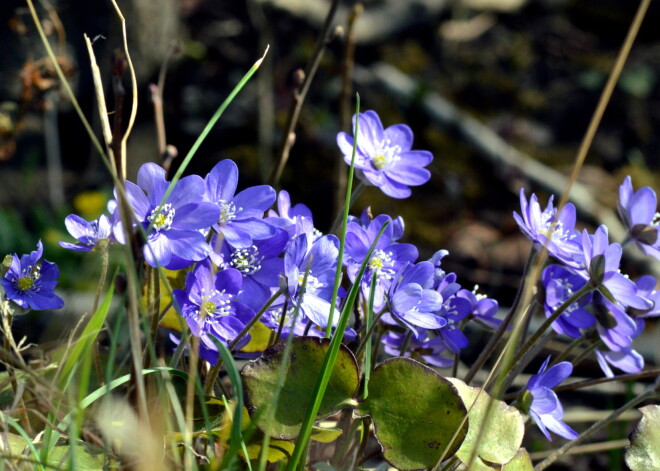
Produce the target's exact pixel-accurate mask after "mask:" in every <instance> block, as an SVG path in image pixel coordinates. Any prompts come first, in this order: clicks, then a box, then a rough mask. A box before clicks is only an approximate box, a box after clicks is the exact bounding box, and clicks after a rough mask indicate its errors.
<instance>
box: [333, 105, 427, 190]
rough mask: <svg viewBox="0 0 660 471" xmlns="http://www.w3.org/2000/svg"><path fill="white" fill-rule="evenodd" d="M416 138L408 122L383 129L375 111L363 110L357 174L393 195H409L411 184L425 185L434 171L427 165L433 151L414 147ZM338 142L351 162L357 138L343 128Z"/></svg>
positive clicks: (348, 161) (359, 128)
mask: <svg viewBox="0 0 660 471" xmlns="http://www.w3.org/2000/svg"><path fill="white" fill-rule="evenodd" d="M353 129H355V116H353ZM412 141H413V134H412V131H411V130H410V128H409V127H408V126H406V125H405V124H395V125H394V126H390V127H388V128H387V129H383V125H382V123H381V122H380V118H379V117H378V115H377V114H376V112H375V111H365V112H364V113H360V120H359V125H358V136H357V151H356V155H355V169H356V171H357V175H358V176H359V177H360V178H362V179H363V180H366V181H367V182H368V183H370V184H371V185H373V186H377V187H379V188H380V189H381V190H382V191H383V193H385V194H386V195H388V196H391V197H392V198H407V197H408V196H410V193H411V191H410V188H409V186H417V185H422V184H424V183H426V182H427V181H428V180H429V178H431V172H429V171H428V170H427V169H425V168H424V167H426V166H427V165H428V164H430V163H431V161H432V160H433V155H432V154H431V153H430V152H429V151H426V150H411V149H412ZM337 145H338V146H339V149H340V150H341V152H342V153H343V154H344V161H345V162H346V163H348V164H349V165H350V163H351V156H352V154H353V138H352V137H351V136H349V135H348V134H346V133H344V132H340V133H339V134H337Z"/></svg>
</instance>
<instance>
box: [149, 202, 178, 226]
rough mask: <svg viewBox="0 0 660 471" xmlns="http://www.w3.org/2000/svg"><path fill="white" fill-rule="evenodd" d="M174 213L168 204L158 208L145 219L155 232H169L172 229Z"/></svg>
mask: <svg viewBox="0 0 660 471" xmlns="http://www.w3.org/2000/svg"><path fill="white" fill-rule="evenodd" d="M175 213H176V211H175V210H174V208H173V207H172V205H171V204H170V203H167V204H164V205H163V206H158V207H157V208H155V209H154V210H153V211H151V214H150V215H149V217H148V218H147V219H148V220H149V222H150V223H151V225H152V226H153V228H154V229H155V230H156V231H157V232H160V231H169V230H170V228H171V227H172V221H173V220H174V214H175Z"/></svg>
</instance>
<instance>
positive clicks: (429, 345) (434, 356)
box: [381, 331, 454, 368]
mask: <svg viewBox="0 0 660 471" xmlns="http://www.w3.org/2000/svg"><path fill="white" fill-rule="evenodd" d="M406 337H407V335H406V334H405V333H398V332H392V331H389V332H387V333H386V334H385V335H384V336H383V338H382V340H381V342H382V343H383V349H384V350H385V352H386V353H389V354H390V355H392V356H397V357H398V356H400V355H401V349H402V348H403V344H404V342H405V341H406ZM445 351H447V346H446V345H445V342H443V340H442V338H440V337H429V336H426V337H422V339H418V338H416V337H415V336H412V337H410V338H409V339H408V348H406V352H405V353H404V354H403V356H404V357H411V358H415V359H418V360H423V361H425V362H426V363H428V364H429V365H433V366H437V367H440V368H449V367H451V366H452V365H453V364H454V360H453V359H450V358H445V357H443V356H442V353H444V352H445Z"/></svg>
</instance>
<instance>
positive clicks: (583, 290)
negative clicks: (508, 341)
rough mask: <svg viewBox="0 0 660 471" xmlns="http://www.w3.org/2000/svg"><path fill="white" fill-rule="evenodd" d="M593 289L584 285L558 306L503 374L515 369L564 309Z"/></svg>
mask: <svg viewBox="0 0 660 471" xmlns="http://www.w3.org/2000/svg"><path fill="white" fill-rule="evenodd" d="M594 289H595V287H594V286H593V285H592V284H591V283H586V284H585V285H584V286H583V287H582V288H580V289H579V290H578V291H577V292H575V293H574V294H573V296H571V297H570V298H568V299H567V300H566V301H564V303H563V304H562V305H561V306H559V307H558V308H557V309H556V310H555V312H553V313H552V315H551V316H550V317H548V318H547V319H546V320H545V321H544V322H543V324H541V326H540V327H539V328H538V329H537V330H536V332H534V333H533V334H532V336H531V337H530V338H529V340H527V342H526V343H525V345H523V346H522V347H521V348H520V350H519V351H518V353H517V354H516V356H515V357H514V359H513V361H512V362H511V365H512V367H511V368H510V369H509V370H508V371H506V372H505V374H508V372H509V371H511V370H513V369H515V368H516V367H517V365H518V363H519V362H520V361H521V360H522V359H523V357H524V356H525V354H526V353H527V352H528V351H529V350H530V349H531V348H532V347H533V346H534V344H535V343H536V341H537V340H538V339H539V338H540V337H541V335H543V334H544V333H545V331H546V330H548V328H549V327H550V326H551V325H552V323H553V322H554V321H556V320H557V319H559V316H561V315H562V314H563V313H564V311H566V309H568V308H569V307H571V306H572V305H573V303H576V302H578V301H579V300H580V299H582V297H583V296H585V295H587V294H588V293H590V292H591V291H593V290H594Z"/></svg>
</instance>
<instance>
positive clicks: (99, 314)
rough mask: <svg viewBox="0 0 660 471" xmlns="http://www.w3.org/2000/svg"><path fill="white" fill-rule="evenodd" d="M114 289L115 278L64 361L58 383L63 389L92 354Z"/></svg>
mask: <svg viewBox="0 0 660 471" xmlns="http://www.w3.org/2000/svg"><path fill="white" fill-rule="evenodd" d="M114 290H115V281H114V279H113V281H112V283H110V287H109V288H108V293H107V294H106V295H105V299H104V300H103V303H102V304H101V305H100V306H99V307H98V309H97V310H96V312H95V313H94V314H93V315H92V317H91V318H90V319H89V322H88V323H87V325H86V326H85V328H84V329H83V331H82V333H81V334H80V337H79V338H78V340H77V341H76V343H75V345H74V346H73V349H72V350H71V354H70V355H68V356H67V358H66V360H65V361H64V363H63V365H62V369H61V371H60V374H59V377H58V378H59V379H58V384H60V386H61V388H62V390H64V389H66V387H67V386H68V384H69V383H70V382H71V379H72V378H73V375H74V374H75V372H76V369H77V368H78V366H79V365H80V361H81V360H82V359H84V358H86V357H89V356H90V354H91V353H90V352H91V349H92V345H94V341H95V340H96V337H98V335H99V332H101V329H102V328H103V324H104V322H105V319H106V317H107V316H108V311H109V309H110V301H112V295H113V293H114ZM99 379H101V378H99Z"/></svg>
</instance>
